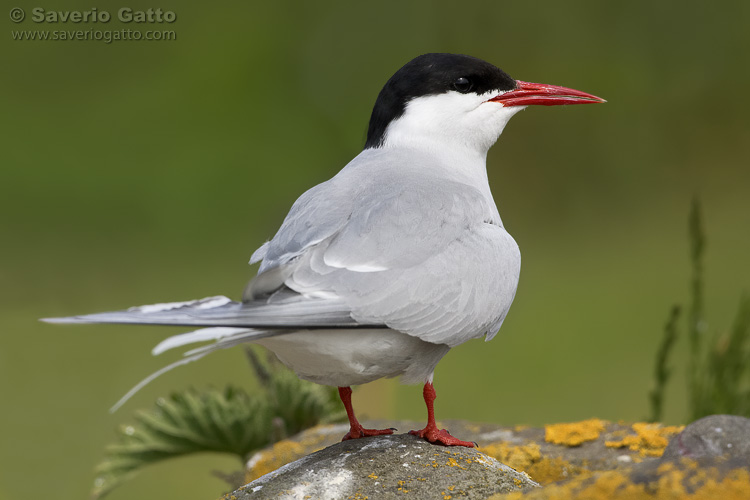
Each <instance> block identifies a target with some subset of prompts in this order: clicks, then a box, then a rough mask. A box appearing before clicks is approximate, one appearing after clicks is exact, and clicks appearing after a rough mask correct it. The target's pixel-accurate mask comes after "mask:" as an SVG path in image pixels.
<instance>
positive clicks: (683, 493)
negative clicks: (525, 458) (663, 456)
mask: <svg viewBox="0 0 750 500" xmlns="http://www.w3.org/2000/svg"><path fill="white" fill-rule="evenodd" d="M658 471H659V473H660V475H659V478H658V479H657V480H656V481H654V482H651V483H634V482H633V481H632V480H631V478H630V477H629V476H628V473H627V471H625V472H621V471H607V472H602V473H600V474H598V475H597V476H596V477H594V478H583V477H576V478H574V479H572V480H570V481H568V482H566V483H562V484H552V485H548V486H545V487H544V488H542V489H538V490H532V491H528V492H525V493H523V492H513V493H508V494H504V495H493V496H492V497H490V499H488V500H563V499H570V498H575V499H576V500H635V499H638V500H676V499H680V500H717V499H721V500H747V499H748V498H750V472H749V471H747V470H745V469H734V470H732V471H730V472H729V473H728V474H726V475H724V477H723V478H722V474H721V472H720V471H719V470H718V469H716V468H715V467H708V468H705V469H700V468H697V465H696V464H694V463H693V464H689V463H683V465H682V467H681V468H680V467H674V466H673V465H672V464H667V465H665V466H662V467H660V468H659V469H658ZM686 482H687V483H689V484H690V485H691V486H692V488H691V490H692V492H688V491H687V490H686V489H685V484H686Z"/></svg>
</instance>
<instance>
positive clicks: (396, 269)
mask: <svg viewBox="0 0 750 500" xmlns="http://www.w3.org/2000/svg"><path fill="white" fill-rule="evenodd" d="M601 102H605V101H604V100H603V99H601V98H599V97H596V96H593V95H591V94H587V93H585V92H581V91H578V90H573V89H569V88H565V87H558V86H554V85H545V84H538V83H528V82H523V81H520V80H514V79H513V78H511V77H510V76H508V75H507V74H506V73H505V72H503V71H502V70H500V69H499V68H497V67H495V66H493V65H492V64H489V63H487V62H485V61H482V60H480V59H477V58H474V57H470V56H466V55H455V54H425V55H421V56H419V57H417V58H415V59H413V60H412V61H410V62H408V63H407V64H406V65H404V66H403V67H402V68H401V69H399V70H398V71H397V72H396V73H395V74H394V75H393V76H392V77H391V78H390V79H389V80H388V82H387V83H386V84H385V86H384V87H383V89H382V90H381V92H380V94H379V95H378V98H377V101H376V102H375V106H374V108H373V111H372V116H371V118H370V123H369V128H368V132H367V139H366V143H365V146H364V150H363V151H362V152H361V153H360V154H359V155H357V157H356V158H354V159H353V160H352V161H351V162H349V164H348V165H346V166H345V167H344V168H343V169H342V170H341V171H340V172H339V173H338V174H336V175H335V176H334V177H333V178H331V179H330V180H328V181H326V182H323V183H322V184H319V185H317V186H315V187H313V188H312V189H310V190H308V191H307V192H305V193H304V194H303V195H302V196H300V197H299V199H298V200H297V201H296V202H295V203H294V205H293V206H292V208H291V210H290V211H289V214H288V215H287V216H286V218H285V219H284V222H283V223H282V225H281V228H280V229H279V230H278V232H277V233H276V235H275V236H274V237H273V238H272V239H271V240H270V241H268V242H266V243H264V244H263V245H262V246H261V247H260V248H258V249H257V250H256V251H255V253H253V254H252V257H251V259H250V263H251V264H254V263H258V262H260V268H259V270H258V275H257V276H256V277H255V278H254V279H253V280H252V281H250V283H249V284H248V285H247V287H246V289H245V291H244V294H243V296H242V300H241V301H239V302H237V301H232V300H230V299H229V298H227V297H223V296H218V297H209V298H206V299H201V300H194V301H189V302H172V303H165V304H154V305H147V306H140V307H132V308H130V309H127V310H123V311H116V312H106V313H98V314H89V315H83V316H73V317H68V318H50V319H46V320H45V321H48V322H52V323H133V324H150V325H183V326H189V327H204V328H201V329H198V330H196V331H193V332H190V333H184V334H181V335H176V336H173V337H169V338H167V339H166V340H164V341H163V342H161V343H160V344H159V345H157V346H156V347H155V348H154V350H153V354H159V353H162V352H164V351H166V350H168V349H172V348H176V347H181V346H185V345H188V344H193V343H198V342H205V341H213V342H212V343H210V344H208V345H203V346H201V347H197V348H194V349H192V350H189V351H187V352H186V353H185V357H184V358H183V359H182V360H180V361H178V362H177V363H173V364H172V365H169V366H167V367H165V368H163V369H162V370H160V371H159V372H157V373H155V374H153V375H152V376H151V377H149V378H147V379H146V380H144V381H143V382H141V384H138V385H137V386H136V387H135V388H134V389H133V390H131V391H130V392H129V393H128V394H127V395H126V396H125V397H124V398H123V400H121V401H120V402H119V403H118V405H116V406H119V405H120V404H122V402H124V400H125V399H127V398H128V397H130V396H131V395H132V394H133V393H134V392H135V391H137V390H138V389H140V388H141V387H142V386H143V385H144V384H145V383H148V382H149V381H150V380H152V379H153V378H154V377H156V376H158V375H160V374H161V373H163V372H165V371H167V370H169V369H171V368H174V367H175V366H178V365H181V364H185V363H188V362H191V361H195V360H197V359H199V358H201V357H203V356H205V355H207V354H209V353H211V352H214V351H217V350H219V349H225V348H228V347H232V346H236V345H239V344H244V343H254V344H259V345H262V346H264V347H266V348H268V349H270V350H271V351H273V352H274V353H275V354H276V356H277V357H278V358H279V359H280V360H281V362H282V363H284V364H285V365H286V366H288V367H289V368H291V369H292V370H293V371H294V372H295V373H296V374H297V375H298V376H299V377H300V378H302V379H305V380H309V381H312V382H316V383H318V384H325V385H330V386H336V387H338V388H339V394H340V396H341V400H342V402H343V404H344V407H345V408H346V411H347V414H348V417H349V423H350V430H349V432H348V433H347V434H346V435H345V436H344V439H345V440H346V439H353V438H360V437H364V436H374V435H381V434H391V433H392V432H393V430H392V429H382V430H381V429H365V428H363V427H362V425H361V424H360V423H359V422H358V421H357V418H356V417H355V414H354V410H353V409H352V404H351V389H350V386H352V385H358V384H366V383H368V382H372V381H373V380H377V379H379V378H382V377H396V376H400V377H401V381H402V382H403V383H406V384H412V383H423V384H424V390H423V396H424V400H425V403H426V405H427V412H428V420H427V425H426V427H425V428H424V429H421V430H418V431H411V432H412V434H415V435H417V436H419V437H421V438H424V439H426V440H428V441H430V442H433V443H441V444H443V445H458V446H468V447H471V446H473V443H471V442H468V441H462V440H460V439H457V438H455V437H453V436H451V435H450V433H449V432H448V431H446V430H445V429H439V428H438V427H437V425H436V423H435V416H434V409H433V402H434V400H435V397H436V395H435V389H434V387H433V384H432V380H433V372H434V370H435V367H436V365H437V364H438V362H439V361H440V359H441V358H442V357H443V356H445V354H446V353H447V352H448V351H449V350H450V349H451V348H452V347H455V346H457V345H459V344H462V343H464V342H466V341H467V340H472V339H477V338H480V337H483V336H484V337H485V338H486V340H490V339H492V338H493V337H494V336H495V334H496V333H497V331H498V330H499V328H500V326H501V325H502V323H503V320H504V319H505V316H506V314H507V313H508V309H509V308H510V305H511V302H513V297H514V296H515V293H516V287H517V285H518V278H519V272H520V268H521V254H520V252H519V249H518V246H517V245H516V242H515V241H514V240H513V238H512V237H511V236H510V234H508V232H507V231H506V230H505V228H504V227H503V223H502V220H501V219H500V214H499V213H498V210H497V207H496V206H495V201H494V200H493V198H492V194H491V192H490V186H489V183H488V179H487V171H486V164H485V163H486V157H487V151H488V150H489V149H490V147H491V146H492V145H493V144H494V143H495V141H496V140H497V138H498V137H499V135H500V133H501V132H502V131H503V128H504V127H505V125H506V123H508V120H509V119H510V118H511V117H512V116H513V115H515V114H516V113H517V112H519V111H521V110H522V109H524V108H525V107H526V106H530V105H542V106H556V105H562V104H590V103H601Z"/></svg>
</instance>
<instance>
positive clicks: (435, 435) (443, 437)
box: [409, 382, 475, 448]
mask: <svg viewBox="0 0 750 500" xmlns="http://www.w3.org/2000/svg"><path fill="white" fill-rule="evenodd" d="M422 395H423V396H424V402H425V404H426V405H427V426H426V427H425V428H424V429H422V430H421V431H409V434H412V435H414V436H418V437H420V438H422V439H426V440H427V441H429V442H430V443H440V444H444V445H445V446H466V447H467V448H474V446H475V444H474V443H472V442H471V441H461V440H460V439H458V438H454V437H453V436H451V433H450V432H448V431H446V430H445V429H442V430H441V429H438V428H437V424H436V423H435V407H434V403H435V398H437V394H436V393H435V388H434V387H433V386H432V382H427V383H426V384H425V385H424V390H423V391H422Z"/></svg>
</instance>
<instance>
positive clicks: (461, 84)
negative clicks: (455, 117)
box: [453, 76, 474, 94]
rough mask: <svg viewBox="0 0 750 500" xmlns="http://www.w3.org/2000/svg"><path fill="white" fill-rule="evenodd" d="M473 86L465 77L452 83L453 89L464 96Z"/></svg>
mask: <svg viewBox="0 0 750 500" xmlns="http://www.w3.org/2000/svg"><path fill="white" fill-rule="evenodd" d="M473 86H474V85H473V84H472V83H471V80H469V79H468V78H465V77H463V76H462V77H460V78H456V81H454V82H453V88H454V89H456V90H458V91H459V92H461V93H462V94H465V93H467V92H469V91H471V88H472V87H473Z"/></svg>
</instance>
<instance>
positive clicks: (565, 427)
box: [544, 418, 607, 446]
mask: <svg viewBox="0 0 750 500" xmlns="http://www.w3.org/2000/svg"><path fill="white" fill-rule="evenodd" d="M606 423H607V422H606V421H604V420H599V419H598V418H592V419H589V420H583V421H581V422H572V423H569V424H551V425H545V426H544V440H545V441H547V442H548V443H553V444H561V445H564V446H580V445H581V444H583V443H585V442H586V441H594V440H596V439H598V438H599V435H600V434H601V433H602V431H604V428H605V425H606Z"/></svg>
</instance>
